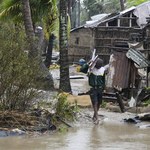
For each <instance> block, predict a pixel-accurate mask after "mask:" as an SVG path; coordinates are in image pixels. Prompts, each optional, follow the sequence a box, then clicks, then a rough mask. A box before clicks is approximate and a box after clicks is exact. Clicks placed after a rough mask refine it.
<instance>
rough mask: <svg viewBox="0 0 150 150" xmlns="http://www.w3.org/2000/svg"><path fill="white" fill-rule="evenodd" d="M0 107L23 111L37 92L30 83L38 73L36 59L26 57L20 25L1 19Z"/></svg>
mask: <svg viewBox="0 0 150 150" xmlns="http://www.w3.org/2000/svg"><path fill="white" fill-rule="evenodd" d="M0 29H1V30H0V35H1V36H0V41H1V46H0V64H1V66H0V107H1V108H2V109H3V110H16V109H17V110H22V111H24V110H25V109H27V107H28V106H29V105H30V104H31V102H32V100H33V98H35V96H36V95H37V92H36V90H35V89H33V87H34V86H35V82H36V78H35V76H36V74H38V67H37V66H36V64H37V63H35V62H34V60H32V62H31V61H29V60H28V56H27V54H26V53H25V51H24V50H27V49H28V44H27V42H26V40H25V34H24V33H23V32H22V28H21V27H18V26H15V25H14V24H12V23H11V22H9V24H6V23H5V24H4V23H0Z"/></svg>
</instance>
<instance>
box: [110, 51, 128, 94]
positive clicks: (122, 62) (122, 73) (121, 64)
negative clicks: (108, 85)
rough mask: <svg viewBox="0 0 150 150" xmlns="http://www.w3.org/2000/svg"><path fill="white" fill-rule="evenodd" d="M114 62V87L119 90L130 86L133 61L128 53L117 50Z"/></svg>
mask: <svg viewBox="0 0 150 150" xmlns="http://www.w3.org/2000/svg"><path fill="white" fill-rule="evenodd" d="M112 63H113V64H112V65H113V66H114V68H115V73H114V76H113V81H112V87H114V88H116V89H118V90H119V91H121V90H122V89H124V88H128V86H129V76H130V67H131V61H130V60H129V59H128V58H127V57H126V53H124V52H117V51H116V52H114V61H113V62H112Z"/></svg>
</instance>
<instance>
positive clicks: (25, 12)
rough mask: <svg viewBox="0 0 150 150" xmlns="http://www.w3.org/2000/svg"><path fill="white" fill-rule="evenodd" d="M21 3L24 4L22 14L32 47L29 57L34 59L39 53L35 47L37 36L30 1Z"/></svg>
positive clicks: (26, 0) (23, 0)
mask: <svg viewBox="0 0 150 150" xmlns="http://www.w3.org/2000/svg"><path fill="white" fill-rule="evenodd" d="M21 2H22V14H23V20H24V26H25V32H26V35H27V40H28V42H29V45H30V50H29V57H30V58H31V59H32V58H36V57H37V55H38V53H37V48H36V45H35V34H34V29H33V24H32V19H31V10H30V4H29V0H22V1H21Z"/></svg>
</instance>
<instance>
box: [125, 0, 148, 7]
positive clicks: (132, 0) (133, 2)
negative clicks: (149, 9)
mask: <svg viewBox="0 0 150 150" xmlns="http://www.w3.org/2000/svg"><path fill="white" fill-rule="evenodd" d="M148 1H149V0H127V5H128V7H131V6H137V5H139V4H142V3H144V2H148Z"/></svg>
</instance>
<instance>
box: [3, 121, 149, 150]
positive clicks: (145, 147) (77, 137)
mask: <svg viewBox="0 0 150 150" xmlns="http://www.w3.org/2000/svg"><path fill="white" fill-rule="evenodd" d="M149 149H150V130H149V129H140V128H138V127H137V126H135V125H128V124H122V123H113V122H111V123H110V122H109V121H106V122H105V121H104V122H103V123H102V124H100V125H94V124H92V123H91V124H82V125H79V126H76V127H74V128H70V129H69V130H68V132H65V133H58V132H56V133H54V134H49V135H42V136H35V137H33V136H32V137H29V136H19V137H5V138H0V150H149Z"/></svg>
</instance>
